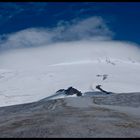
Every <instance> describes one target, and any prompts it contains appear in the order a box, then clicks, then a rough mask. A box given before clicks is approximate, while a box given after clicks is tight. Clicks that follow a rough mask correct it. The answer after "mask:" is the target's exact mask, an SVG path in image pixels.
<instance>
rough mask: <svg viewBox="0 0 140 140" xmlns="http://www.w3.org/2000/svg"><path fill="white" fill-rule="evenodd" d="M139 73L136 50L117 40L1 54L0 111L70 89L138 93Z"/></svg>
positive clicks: (18, 50)
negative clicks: (100, 88) (101, 89)
mask: <svg viewBox="0 0 140 140" xmlns="http://www.w3.org/2000/svg"><path fill="white" fill-rule="evenodd" d="M139 72H140V49H139V48H138V47H137V46H136V45H134V44H130V43H125V42H123V43H122V42H119V41H100V42H98V41H75V42H66V43H56V44H52V45H46V46H39V47H35V48H26V49H25V48H23V49H15V50H11V51H6V52H3V53H1V54H0V106H8V105H14V104H22V103H28V102H33V101H37V100H40V99H43V98H46V97H48V96H51V95H53V94H54V93H55V92H56V91H57V90H59V89H67V88H68V87H70V86H73V87H74V88H77V89H78V90H80V91H81V92H88V91H98V90H97V89H96V88H95V87H96V85H99V84H100V85H102V88H103V89H104V90H107V91H110V92H114V93H116V94H117V93H127V92H139V91H140V86H139V83H140V74H139ZM97 75H107V78H106V79H105V80H103V77H102V76H97ZM63 97H64V96H61V97H60V98H63Z"/></svg>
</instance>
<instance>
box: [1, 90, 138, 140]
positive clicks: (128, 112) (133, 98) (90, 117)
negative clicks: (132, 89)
mask: <svg viewBox="0 0 140 140" xmlns="http://www.w3.org/2000/svg"><path fill="white" fill-rule="evenodd" d="M0 137H1V138H2V137H14V138H18V137H20V138H21V137H25V138H26V137H41V138H43V137H59V138H62V137H66V138H68V137H70V138H73V137H80V138H86V137H87V138H88V137H93V138H95V137H98V138H101V137H110V138H114V137H115V138H121V137H125V138H128V137H131V138H137V137H140V93H124V94H123V93H120V94H109V95H104V94H99V95H98V94H95V95H94V93H89V94H86V95H85V96H81V97H69V98H63V99H54V100H47V99H43V100H40V101H38V102H34V103H29V104H22V105H14V106H8V107H1V108H0Z"/></svg>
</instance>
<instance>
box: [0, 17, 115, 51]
mask: <svg viewBox="0 0 140 140" xmlns="http://www.w3.org/2000/svg"><path fill="white" fill-rule="evenodd" d="M112 35H113V33H112V32H111V31H110V30H109V28H108V27H107V25H106V24H105V22H104V21H103V19H102V18H101V17H90V18H87V19H83V20H78V19H74V20H72V21H70V22H66V21H61V22H59V23H58V24H57V26H56V27H54V28H29V29H25V30H22V31H19V32H16V33H12V34H8V35H2V36H1V37H0V38H1V39H0V42H1V45H0V48H1V49H12V48H23V47H36V46H42V45H48V44H50V43H56V42H62V41H76V40H108V39H111V38H112ZM3 37H4V38H5V39H4V40H2V38H3Z"/></svg>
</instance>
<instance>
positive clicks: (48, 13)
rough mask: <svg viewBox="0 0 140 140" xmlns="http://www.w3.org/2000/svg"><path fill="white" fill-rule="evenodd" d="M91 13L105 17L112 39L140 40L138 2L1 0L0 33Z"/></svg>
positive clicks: (89, 15) (55, 22)
mask: <svg viewBox="0 0 140 140" xmlns="http://www.w3.org/2000/svg"><path fill="white" fill-rule="evenodd" d="M94 16H98V17H101V18H102V19H103V20H104V23H105V24H106V25H107V27H108V28H109V30H111V31H112V32H113V33H114V35H113V39H114V40H124V41H130V42H135V43H138V44H140V39H139V35H140V27H139V26H140V3H138V2H1V3H0V35H3V34H9V33H14V32H17V31H21V30H23V29H28V28H38V27H45V28H50V29H51V28H54V27H56V25H57V24H58V23H60V22H70V21H73V20H84V19H86V18H90V17H94Z"/></svg>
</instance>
